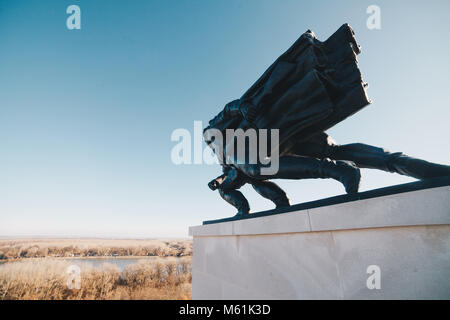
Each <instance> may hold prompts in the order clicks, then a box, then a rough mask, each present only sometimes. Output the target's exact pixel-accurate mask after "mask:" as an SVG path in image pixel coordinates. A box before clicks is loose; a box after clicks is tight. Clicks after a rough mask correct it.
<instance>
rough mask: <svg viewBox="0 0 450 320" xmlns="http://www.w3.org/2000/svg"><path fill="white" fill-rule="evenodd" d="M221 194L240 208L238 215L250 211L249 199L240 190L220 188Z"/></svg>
mask: <svg viewBox="0 0 450 320" xmlns="http://www.w3.org/2000/svg"><path fill="white" fill-rule="evenodd" d="M219 194H220V196H221V197H222V198H223V199H224V200H225V201H226V202H228V203H229V204H231V205H232V206H233V207H235V208H236V209H237V210H238V212H237V214H236V215H246V214H248V213H249V211H250V206H249V204H248V201H247V199H246V198H245V197H244V195H243V194H242V193H241V192H240V191H237V190H223V189H219Z"/></svg>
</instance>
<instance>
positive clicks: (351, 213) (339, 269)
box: [190, 187, 450, 299]
mask: <svg viewBox="0 0 450 320" xmlns="http://www.w3.org/2000/svg"><path fill="white" fill-rule="evenodd" d="M449 200H450V187H440V188H434V189H426V190H419V191H413V192H408V193H403V194H398V195H392V196H386V197H380V198H375V199H368V200H362V201H357V202H351V203H345V204H340V205H334V206H329V207H322V208H316V209H311V210H303V211H299V212H291V213H285V214H279V215H274V216H269V217H261V218H255V219H250V220H241V221H233V222H226V223H220V224H215V225H206V226H197V227H192V228H191V229H190V232H191V234H192V235H193V236H194V256H193V288H192V290H193V291H192V294H193V298H194V299H450V219H449V216H450V202H449ZM369 265H377V266H379V267H380V270H381V289H372V290H370V289H368V288H367V286H366V280H367V278H368V277H369V276H370V275H369V274H367V273H366V270H367V267H368V266H369Z"/></svg>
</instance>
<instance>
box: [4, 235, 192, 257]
mask: <svg viewBox="0 0 450 320" xmlns="http://www.w3.org/2000/svg"><path fill="white" fill-rule="evenodd" d="M190 255H192V242H191V241H189V240H159V239H158V240H156V239H152V240H128V239H121V240H115V239H14V240H6V239H5V240H2V239H0V260H2V259H3V260H4V259H7V260H12V259H21V258H43V257H93V256H137V257H139V256H158V257H169V256H173V257H183V256H190Z"/></svg>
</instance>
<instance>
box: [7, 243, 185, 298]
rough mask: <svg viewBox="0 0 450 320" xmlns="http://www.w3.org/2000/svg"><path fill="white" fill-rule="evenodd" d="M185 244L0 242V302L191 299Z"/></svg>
mask: <svg viewBox="0 0 450 320" xmlns="http://www.w3.org/2000/svg"><path fill="white" fill-rule="evenodd" d="M191 257H192V241H191V240H188V239H142V240H141V239H87V238H81V239H48V238H47V239H44V238H16V239H6V238H4V239H0V299H2V300H10V299H48V300H50V299H191V286H192V271H191Z"/></svg>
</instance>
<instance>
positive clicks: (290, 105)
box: [215, 24, 370, 153]
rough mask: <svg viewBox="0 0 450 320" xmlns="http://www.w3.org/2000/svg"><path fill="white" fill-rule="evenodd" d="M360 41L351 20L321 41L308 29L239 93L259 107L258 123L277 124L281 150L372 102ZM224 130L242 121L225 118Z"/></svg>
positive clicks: (272, 126) (264, 125)
mask: <svg viewBox="0 0 450 320" xmlns="http://www.w3.org/2000/svg"><path fill="white" fill-rule="evenodd" d="M359 53H360V47H359V45H358V44H357V42H356V39H355V37H354V32H353V30H352V28H351V27H350V26H349V25H348V24H344V25H343V26H342V27H340V28H339V29H338V30H337V31H336V32H335V33H334V34H333V35H332V36H331V37H330V38H328V39H327V40H326V41H324V42H321V41H319V40H317V38H316V36H315V35H314V33H313V32H312V31H310V30H308V31H307V32H305V33H304V34H302V35H301V36H300V38H299V39H298V40H297V41H296V42H295V43H294V44H293V45H292V46H291V47H290V48H289V49H288V50H287V51H286V52H285V53H283V54H282V55H281V56H280V57H279V58H278V59H277V60H276V61H275V62H274V63H273V64H272V65H271V66H270V67H269V68H268V69H267V70H266V71H265V72H264V73H263V75H262V76H261V77H260V78H259V79H258V80H257V81H256V82H255V83H254V84H253V86H251V88H250V89H248V90H247V92H245V93H244V95H243V96H242V97H241V101H242V102H245V103H251V104H253V105H255V106H257V108H258V117H257V119H256V121H255V123H254V124H255V125H256V127H257V128H260V129H279V130H280V131H279V135H280V140H279V148H280V152H281V153H283V150H288V149H289V146H290V145H291V144H292V143H294V141H297V142H298V141H305V140H308V139H309V138H310V137H311V136H312V135H314V134H316V133H318V132H320V131H325V130H327V129H329V128H331V127H332V126H334V125H335V124H337V123H339V122H340V121H342V120H344V119H345V118H347V117H349V116H350V115H352V114H354V113H355V112H357V111H359V110H361V109H362V108H363V107H365V106H366V105H368V104H369V103H370V100H369V98H368V97H367V94H366V90H365V86H366V84H365V83H364V82H363V80H362V77H361V73H360V71H359V69H358V66H357V59H356V56H357V55H358V54H359ZM215 127H217V128H219V129H221V130H223V129H226V128H233V129H235V128H236V127H239V125H236V122H235V121H233V120H231V119H227V120H226V122H225V121H224V123H221V124H216V125H215Z"/></svg>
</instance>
